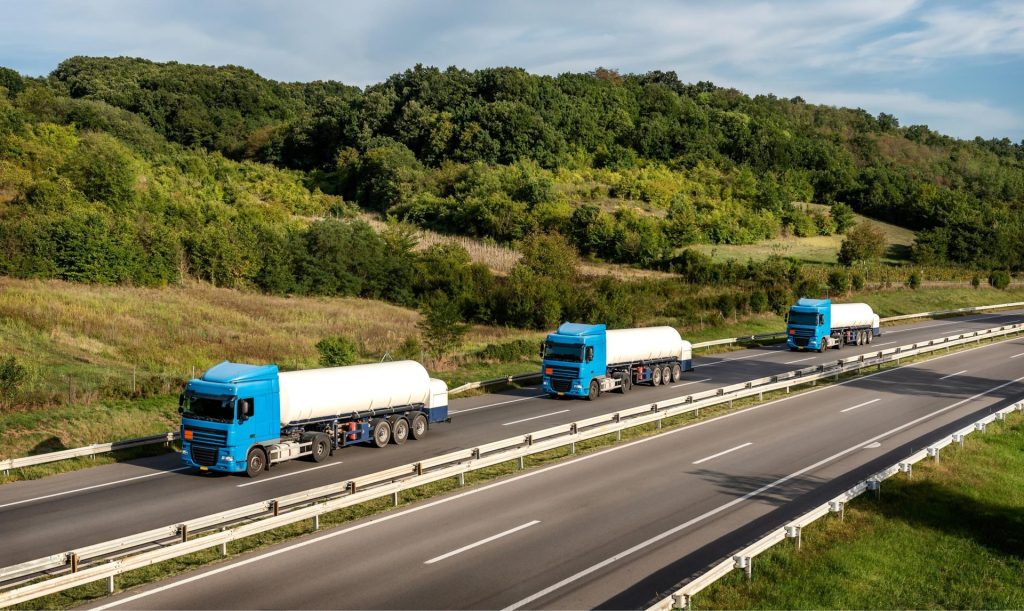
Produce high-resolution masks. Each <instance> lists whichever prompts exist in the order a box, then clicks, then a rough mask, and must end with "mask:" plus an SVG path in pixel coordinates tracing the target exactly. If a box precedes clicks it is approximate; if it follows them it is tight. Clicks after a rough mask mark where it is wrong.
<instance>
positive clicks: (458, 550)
mask: <svg viewBox="0 0 1024 611" xmlns="http://www.w3.org/2000/svg"><path fill="white" fill-rule="evenodd" d="M534 524H540V520H534V521H532V522H527V523H526V524H520V525H519V526H516V527H515V528H510V529H508V530H506V531H505V532H500V533H498V534H496V535H491V536H490V537H487V538H486V539H481V540H479V541H477V542H476V543H470V544H469V545H464V546H462V547H460V548H459V549H456V550H452V551H450V552H448V553H447V554H441V555H440V556H438V557H436V558H431V559H430V560H427V561H426V562H424V563H423V564H434V563H435V562H440V561H441V560H444V559H445V558H451V557H452V556H455V555H457V554H461V553H462V552H465V551H468V550H471V549H473V548H474V547H480V546H481V545H484V544H487V543H490V542H491V541H494V540H495V539H500V538H502V537H505V536H508V535H511V534H512V533H514V532H518V531H520V530H523V529H524V528H529V527H531V526H533V525H534Z"/></svg>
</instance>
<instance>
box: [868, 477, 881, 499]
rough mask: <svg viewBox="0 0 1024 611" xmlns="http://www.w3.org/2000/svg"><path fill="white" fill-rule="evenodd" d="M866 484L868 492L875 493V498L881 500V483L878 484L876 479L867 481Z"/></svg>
mask: <svg viewBox="0 0 1024 611" xmlns="http://www.w3.org/2000/svg"><path fill="white" fill-rule="evenodd" d="M867 483H868V490H874V491H875V498H876V499H878V498H881V497H882V482H880V481H879V480H877V479H869V480H868V482H867Z"/></svg>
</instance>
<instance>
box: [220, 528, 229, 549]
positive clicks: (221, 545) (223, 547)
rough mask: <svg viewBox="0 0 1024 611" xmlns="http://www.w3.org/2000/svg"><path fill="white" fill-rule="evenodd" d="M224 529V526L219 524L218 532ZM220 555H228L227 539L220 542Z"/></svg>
mask: <svg viewBox="0 0 1024 611" xmlns="http://www.w3.org/2000/svg"><path fill="white" fill-rule="evenodd" d="M225 530H227V527H226V526H221V527H220V532H224V531H225ZM220 555H221V556H227V555H228V542H227V541H225V542H223V543H221V544H220Z"/></svg>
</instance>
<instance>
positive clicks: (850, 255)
mask: <svg viewBox="0 0 1024 611" xmlns="http://www.w3.org/2000/svg"><path fill="white" fill-rule="evenodd" d="M884 252H885V233H883V232H882V230H881V229H879V228H878V227H876V226H875V225H874V224H873V223H870V222H868V221H864V222H863V223H861V224H859V225H857V226H856V227H854V228H853V229H851V230H850V231H849V232H848V233H847V234H846V239H844V240H843V243H842V245H841V246H840V247H839V262H840V263H842V264H843V265H846V266H850V265H852V264H853V263H854V262H855V261H872V260H875V259H878V258H880V257H881V256H882V253H884Z"/></svg>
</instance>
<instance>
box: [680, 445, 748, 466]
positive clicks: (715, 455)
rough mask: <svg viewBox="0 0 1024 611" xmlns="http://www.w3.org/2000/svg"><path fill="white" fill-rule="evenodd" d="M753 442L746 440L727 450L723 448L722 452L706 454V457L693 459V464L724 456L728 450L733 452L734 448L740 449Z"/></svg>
mask: <svg viewBox="0 0 1024 611" xmlns="http://www.w3.org/2000/svg"><path fill="white" fill-rule="evenodd" d="M753 443H754V442H753V441H748V442H747V443H745V444H743V445H739V446H736V447H735V448H729V449H728V450H725V451H723V452H719V453H718V454H712V455H711V456H708V457H706V458H702V459H700V460H695V461H693V464H695V465H699V464H700V463H702V462H707V461H709V460H711V459H712V458H718V457H719V456H725V455H726V454H728V453H729V452H735V451H736V450H742V449H743V448H745V447H747V446H749V445H752V444H753Z"/></svg>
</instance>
